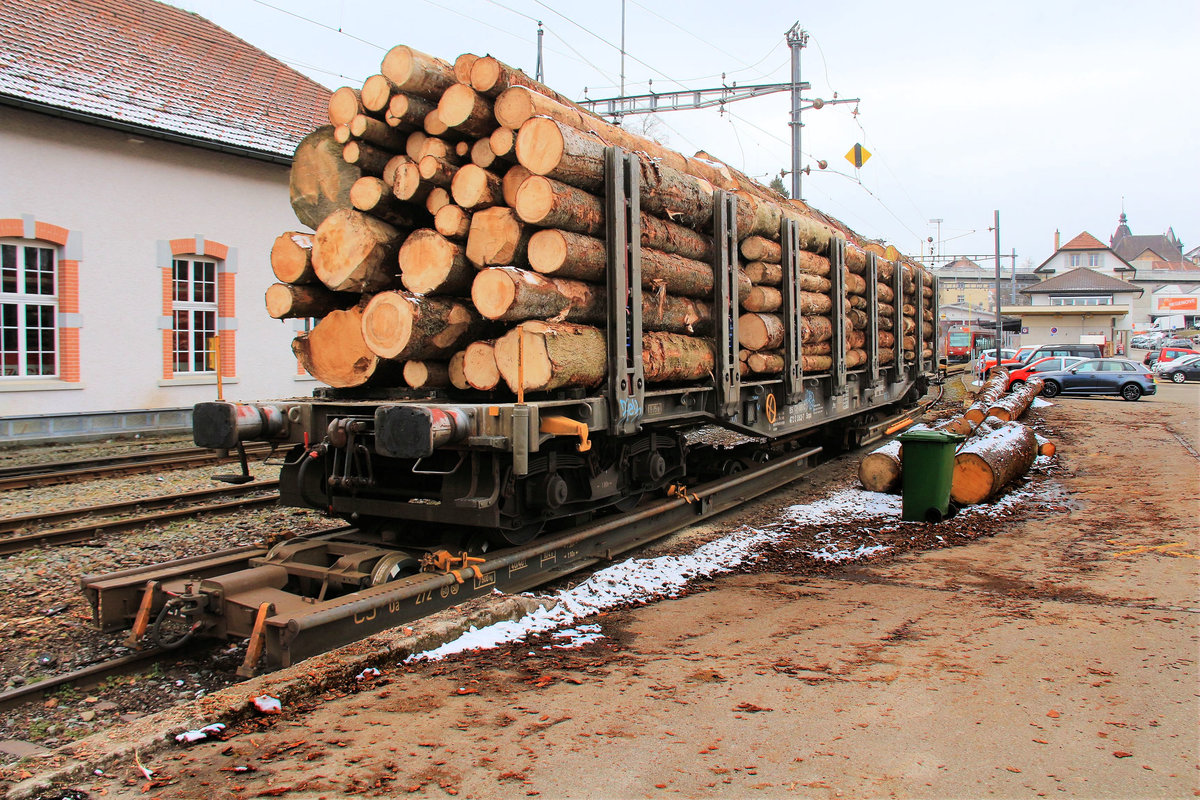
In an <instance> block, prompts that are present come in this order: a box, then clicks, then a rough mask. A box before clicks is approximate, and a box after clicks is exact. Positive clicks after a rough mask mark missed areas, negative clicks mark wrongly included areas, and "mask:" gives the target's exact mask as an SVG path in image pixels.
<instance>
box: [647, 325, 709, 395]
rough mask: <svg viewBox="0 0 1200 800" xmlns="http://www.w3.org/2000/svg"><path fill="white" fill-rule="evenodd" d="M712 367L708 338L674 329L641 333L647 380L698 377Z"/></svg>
mask: <svg viewBox="0 0 1200 800" xmlns="http://www.w3.org/2000/svg"><path fill="white" fill-rule="evenodd" d="M714 369H716V353H715V352H714V350H713V343H712V340H711V339H702V338H699V337H695V336H684V335H682V334H677V333H664V332H661V331H648V332H646V333H644V334H642V370H643V373H644V376H645V379H646V382H647V383H680V382H687V381H698V380H701V379H703V378H706V377H709V376H711V375H712V373H713V370H714Z"/></svg>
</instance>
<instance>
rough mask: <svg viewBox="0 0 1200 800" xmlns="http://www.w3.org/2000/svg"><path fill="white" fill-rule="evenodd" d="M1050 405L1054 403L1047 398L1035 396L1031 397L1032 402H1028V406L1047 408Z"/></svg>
mask: <svg viewBox="0 0 1200 800" xmlns="http://www.w3.org/2000/svg"><path fill="white" fill-rule="evenodd" d="M1052 405H1054V403H1051V402H1050V401H1049V400H1046V399H1043V398H1041V397H1035V398H1033V402H1032V403H1030V404H1029V407H1030V408H1049V407H1050V406H1052Z"/></svg>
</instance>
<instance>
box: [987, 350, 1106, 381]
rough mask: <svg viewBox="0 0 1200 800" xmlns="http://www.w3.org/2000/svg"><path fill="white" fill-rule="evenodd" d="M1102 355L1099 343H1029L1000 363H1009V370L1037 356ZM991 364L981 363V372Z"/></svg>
mask: <svg viewBox="0 0 1200 800" xmlns="http://www.w3.org/2000/svg"><path fill="white" fill-rule="evenodd" d="M1103 355H1104V354H1103V353H1101V352H1100V345H1098V344H1031V345H1025V346H1024V347H1022V348H1020V349H1019V350H1017V352H1016V353H1014V354H1013V357H1012V359H1011V360H1009V361H1007V362H1001V363H1002V364H1008V365H1010V366H1009V367H1008V368H1009V369H1010V370H1011V369H1017V368H1020V367H1027V366H1029V365H1030V364H1032V363H1033V362H1034V361H1037V360H1038V359H1039V358H1045V357H1046V356H1077V357H1078V358H1080V359H1084V358H1100V357H1101V356H1103ZM1014 365H1015V366H1014ZM993 366H995V362H992V363H990V364H989V363H985V364H984V365H983V374H985V375H986V374H987V371H988V370H989V369H991V368H992V367H993Z"/></svg>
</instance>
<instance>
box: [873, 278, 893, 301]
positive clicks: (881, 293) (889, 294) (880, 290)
mask: <svg viewBox="0 0 1200 800" xmlns="http://www.w3.org/2000/svg"><path fill="white" fill-rule="evenodd" d="M875 299H876V300H878V301H879V302H881V303H891V302H892V301H893V300H895V299H896V292H895V290H894V289H892V287H891V286H888V285H887V284H886V283H877V284H875Z"/></svg>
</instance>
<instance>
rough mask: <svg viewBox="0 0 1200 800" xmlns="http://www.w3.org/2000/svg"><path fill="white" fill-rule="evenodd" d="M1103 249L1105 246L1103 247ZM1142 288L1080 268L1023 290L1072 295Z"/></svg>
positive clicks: (1030, 292)
mask: <svg viewBox="0 0 1200 800" xmlns="http://www.w3.org/2000/svg"><path fill="white" fill-rule="evenodd" d="M1101 247H1103V245H1101ZM1142 291H1143V290H1142V288H1141V287H1140V286H1134V285H1133V284H1132V283H1126V282H1125V281H1123V280H1120V279H1118V278H1113V277H1110V276H1108V275H1105V274H1104V273H1102V272H1096V270H1094V269H1088V268H1087V267H1078V268H1076V269H1073V270H1071V271H1070V272H1064V273H1062V274H1061V275H1055V276H1054V277H1053V278H1047V279H1046V280H1044V281H1041V282H1039V283H1035V284H1033V285H1032V286H1028V287H1026V288H1024V289H1022V290H1021V292H1022V293H1023V294H1049V293H1051V292H1053V293H1055V294H1071V293H1073V292H1104V293H1106V294H1107V293H1112V292H1136V293H1137V294H1139V295H1140V294H1141V293H1142Z"/></svg>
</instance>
